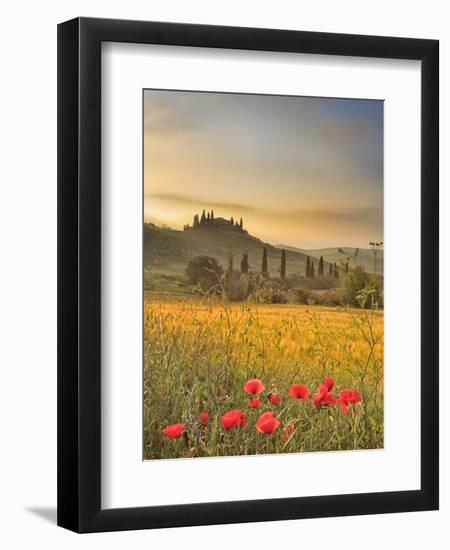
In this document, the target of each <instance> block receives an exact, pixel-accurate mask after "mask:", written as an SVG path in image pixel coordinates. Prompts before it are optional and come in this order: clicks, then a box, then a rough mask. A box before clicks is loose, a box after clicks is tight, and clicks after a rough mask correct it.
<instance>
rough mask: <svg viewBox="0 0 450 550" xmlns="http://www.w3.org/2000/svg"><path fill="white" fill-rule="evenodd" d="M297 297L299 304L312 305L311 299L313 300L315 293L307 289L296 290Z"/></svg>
mask: <svg viewBox="0 0 450 550" xmlns="http://www.w3.org/2000/svg"><path fill="white" fill-rule="evenodd" d="M295 297H296V300H297V302H298V303H299V304H310V302H311V299H312V298H313V293H312V292H311V291H310V290H308V289H307V288H303V287H301V288H296V289H295Z"/></svg>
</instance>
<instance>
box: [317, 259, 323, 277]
mask: <svg viewBox="0 0 450 550" xmlns="http://www.w3.org/2000/svg"><path fill="white" fill-rule="evenodd" d="M317 275H318V276H319V277H323V256H320V260H319V269H318V271H317Z"/></svg>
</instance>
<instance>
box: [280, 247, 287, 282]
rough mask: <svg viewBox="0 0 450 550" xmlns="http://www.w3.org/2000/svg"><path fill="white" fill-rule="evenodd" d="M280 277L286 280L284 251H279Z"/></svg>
mask: <svg viewBox="0 0 450 550" xmlns="http://www.w3.org/2000/svg"><path fill="white" fill-rule="evenodd" d="M280 277H281V278H282V279H285V278H286V252H285V250H282V251H281V264H280Z"/></svg>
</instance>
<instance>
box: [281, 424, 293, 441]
mask: <svg viewBox="0 0 450 550" xmlns="http://www.w3.org/2000/svg"><path fill="white" fill-rule="evenodd" d="M294 432H295V426H294V424H288V425H287V426H286V427H284V428H283V439H284V440H285V441H287V440H288V439H289V438H290V437H291V435H292V434H293V433H294Z"/></svg>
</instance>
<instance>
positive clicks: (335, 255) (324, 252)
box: [277, 244, 384, 275]
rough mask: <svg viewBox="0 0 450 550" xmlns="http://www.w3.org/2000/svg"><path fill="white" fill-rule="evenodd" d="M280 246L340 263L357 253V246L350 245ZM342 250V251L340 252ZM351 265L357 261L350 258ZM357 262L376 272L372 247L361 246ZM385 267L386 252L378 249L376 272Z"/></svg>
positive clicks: (369, 270)
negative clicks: (317, 246) (304, 247)
mask: <svg viewBox="0 0 450 550" xmlns="http://www.w3.org/2000/svg"><path fill="white" fill-rule="evenodd" d="M277 247H278V248H284V249H285V250H290V251H293V252H299V253H301V254H307V255H309V256H311V257H314V258H320V256H323V259H324V260H325V261H326V262H331V263H334V262H336V263H337V264H338V265H339V264H340V263H341V262H346V261H347V258H351V257H352V256H353V255H354V254H355V248H349V247H343V248H338V247H335V248H314V249H302V248H296V247H294V246H286V245H283V244H279V245H277ZM340 250H342V252H343V253H342V252H340ZM349 264H350V266H353V265H355V262H353V261H352V260H351V259H350V260H349ZM356 264H357V265H362V266H363V267H364V269H365V270H366V271H368V272H370V273H375V266H374V257H373V251H372V249H370V248H360V249H359V251H358V255H357V257H356ZM383 269H384V254H383V250H379V251H378V255H377V266H376V273H378V274H380V275H382V274H383Z"/></svg>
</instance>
